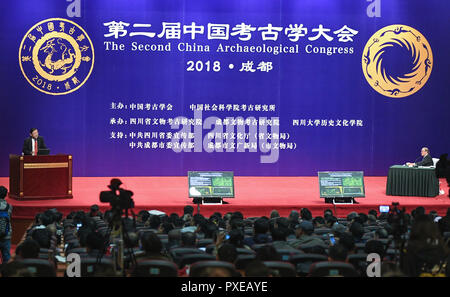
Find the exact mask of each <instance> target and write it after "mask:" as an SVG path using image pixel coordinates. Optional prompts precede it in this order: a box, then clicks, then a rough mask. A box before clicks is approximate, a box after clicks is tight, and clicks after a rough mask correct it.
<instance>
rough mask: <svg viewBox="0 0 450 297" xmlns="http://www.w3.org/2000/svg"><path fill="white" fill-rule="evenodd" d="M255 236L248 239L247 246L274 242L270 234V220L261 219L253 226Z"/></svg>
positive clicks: (246, 240)
mask: <svg viewBox="0 0 450 297" xmlns="http://www.w3.org/2000/svg"><path fill="white" fill-rule="evenodd" d="M253 229H254V235H253V237H249V238H246V239H245V240H244V243H245V244H246V245H247V246H250V247H251V246H252V245H254V244H264V243H269V242H272V239H271V238H270V236H269V234H268V232H269V220H268V219H266V218H259V219H257V220H256V221H255V223H254V224H253Z"/></svg>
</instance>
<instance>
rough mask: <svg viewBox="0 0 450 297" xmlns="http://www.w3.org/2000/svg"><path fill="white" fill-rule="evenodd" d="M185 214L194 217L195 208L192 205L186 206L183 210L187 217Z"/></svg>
mask: <svg viewBox="0 0 450 297" xmlns="http://www.w3.org/2000/svg"><path fill="white" fill-rule="evenodd" d="M185 214H190V215H191V216H193V215H194V208H193V207H192V205H186V206H185V207H184V208H183V215H185Z"/></svg>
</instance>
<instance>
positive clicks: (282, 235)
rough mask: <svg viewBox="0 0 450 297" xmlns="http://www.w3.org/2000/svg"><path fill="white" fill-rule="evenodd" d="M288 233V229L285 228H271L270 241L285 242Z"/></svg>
mask: <svg viewBox="0 0 450 297" xmlns="http://www.w3.org/2000/svg"><path fill="white" fill-rule="evenodd" d="M288 233H289V232H288V229H287V228H285V227H277V228H273V229H272V231H271V234H272V241H286V238H287V236H288Z"/></svg>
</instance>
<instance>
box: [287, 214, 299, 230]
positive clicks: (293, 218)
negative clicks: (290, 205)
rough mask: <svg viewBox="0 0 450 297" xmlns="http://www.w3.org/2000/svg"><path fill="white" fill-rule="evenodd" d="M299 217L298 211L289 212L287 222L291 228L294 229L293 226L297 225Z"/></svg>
mask: <svg viewBox="0 0 450 297" xmlns="http://www.w3.org/2000/svg"><path fill="white" fill-rule="evenodd" d="M299 217H300V214H299V213H298V211H296V210H293V211H291V213H290V214H289V217H288V220H289V223H290V225H291V226H292V227H294V226H295V225H297V224H298V219H299Z"/></svg>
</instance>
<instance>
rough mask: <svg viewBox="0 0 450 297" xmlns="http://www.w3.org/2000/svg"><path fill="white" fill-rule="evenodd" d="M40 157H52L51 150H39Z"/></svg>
mask: <svg viewBox="0 0 450 297" xmlns="http://www.w3.org/2000/svg"><path fill="white" fill-rule="evenodd" d="M38 155H39V156H45V155H50V149H48V148H46V149H39V150H38Z"/></svg>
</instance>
